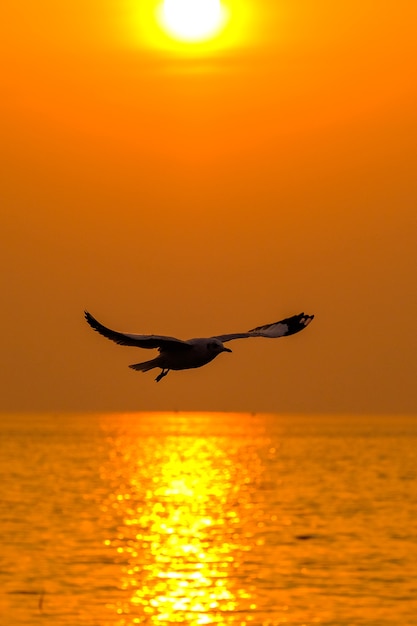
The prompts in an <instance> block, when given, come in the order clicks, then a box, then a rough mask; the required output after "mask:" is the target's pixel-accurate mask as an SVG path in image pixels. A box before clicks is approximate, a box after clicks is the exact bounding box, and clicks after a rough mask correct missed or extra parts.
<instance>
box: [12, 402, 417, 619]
mask: <svg viewBox="0 0 417 626" xmlns="http://www.w3.org/2000/svg"><path fill="white" fill-rule="evenodd" d="M0 426H1V439H0V474H1V482H0V484H1V498H0V531H1V532H0V537H1V540H0V541H1V550H0V623H1V624H4V626H6V625H7V626H13V625H37V624H39V625H54V626H55V625H56V626H77V625H91V626H133V625H135V624H151V625H161V626H163V625H168V624H186V625H205V624H234V625H242V626H243V625H263V626H273V625H274V626H275V625H277V626H278V625H282V624H285V625H297V626H303V625H304V626H310V625H313V624H323V625H334V626H355V625H361V626H362V625H363V626H365V625H366V626H370V625H371V624H372V625H375V626H384V625H386V626H388V625H389V626H393V625H395V626H396V625H400V624H401V626H415V625H416V624H417V481H416V478H417V476H416V473H417V418H412V417H399V416H392V417H376V416H374V417H362V416H326V417H321V416H279V415H250V414H241V413H239V414H226V413H225V414H221V413H217V414H212V413H206V414H205V413H201V414H198V413H136V414H120V415H118V414H108V415H105V414H104V415H102V414H84V415H3V416H2V417H1V419H0Z"/></svg>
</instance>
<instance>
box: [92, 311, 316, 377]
mask: <svg viewBox="0 0 417 626" xmlns="http://www.w3.org/2000/svg"><path fill="white" fill-rule="evenodd" d="M85 318H86V320H87V322H88V324H89V325H90V326H91V327H92V328H93V329H94V330H95V331H97V332H98V333H100V334H101V335H103V336H104V337H107V339H111V340H112V341H114V342H116V343H118V344H120V345H124V346H134V347H138V348H146V349H150V348H157V349H158V350H159V356H157V357H155V358H154V359H151V360H150V361H145V362H143V363H134V364H133V365H130V366H129V367H131V368H132V369H134V370H137V371H141V372H148V371H149V370H151V369H153V368H155V367H159V368H161V373H160V374H159V375H158V376H157V377H156V379H155V380H156V381H157V382H159V381H160V380H161V378H163V377H164V376H166V375H167V374H168V372H169V370H185V369H193V368H196V367H202V366H203V365H206V364H207V363H210V361H212V360H213V359H215V358H216V356H218V355H219V354H221V353H222V352H231V350H230V348H226V347H225V346H224V345H223V344H224V343H225V342H227V341H232V340H233V339H246V338H249V337H269V338H276V337H285V336H286V335H293V334H295V333H298V332H299V331H300V330H303V328H305V327H306V326H307V325H308V324H309V323H310V322H311V321H312V320H313V318H314V315H304V313H300V314H299V315H293V316H292V317H289V318H286V319H283V320H281V321H279V322H274V323H273V324H266V325H264V326H257V327H256V328H253V329H252V330H249V331H248V332H246V333H230V334H226V335H217V336H214V337H200V338H195V339H188V340H186V341H183V340H182V339H177V338H176V337H167V336H164V335H133V334H129V333H121V332H119V331H115V330H111V329H110V328H107V326H103V324H101V323H100V322H99V321H97V320H96V319H95V318H94V317H93V316H92V315H91V314H90V313H88V311H85Z"/></svg>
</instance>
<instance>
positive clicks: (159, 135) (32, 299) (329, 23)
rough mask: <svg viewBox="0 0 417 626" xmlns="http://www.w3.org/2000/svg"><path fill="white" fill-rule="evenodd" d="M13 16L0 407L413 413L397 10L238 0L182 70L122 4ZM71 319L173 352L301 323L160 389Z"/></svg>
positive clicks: (6, 102)
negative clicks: (237, 15) (169, 343)
mask: <svg viewBox="0 0 417 626" xmlns="http://www.w3.org/2000/svg"><path fill="white" fill-rule="evenodd" d="M24 4H26V5H27V6H24V5H21V4H19V3H8V5H7V7H5V8H4V9H3V12H2V13H3V19H2V24H1V26H0V29H1V30H2V31H3V32H2V33H1V38H0V41H1V44H0V45H1V47H2V59H3V88H4V95H3V96H2V98H1V100H0V107H1V109H2V111H1V119H2V122H3V129H2V147H3V162H2V166H1V176H2V184H1V190H2V191H1V205H2V235H3V242H2V246H1V248H0V254H1V267H2V295H3V298H2V306H1V308H0V315H1V325H2V328H3V339H2V358H3V360H4V366H3V368H2V377H1V384H2V392H1V397H2V406H3V409H5V410H41V409H42V410H43V409H54V410H55V409H57V410H58V409H66V410H72V409H100V410H101V409H108V410H136V409H137V410H142V409H147V410H152V409H155V410H161V409H176V408H178V409H184V410H186V409H200V410H250V411H297V412H319V411H320V412H322V411H329V412H330V411H332V412H347V411H355V412H416V411H417V393H416V383H415V380H416V366H417V357H416V353H417V331H416V322H415V320H416V317H417V296H416V273H417V174H416V170H417V153H416V146H417V128H416V120H417V102H416V80H415V70H416V61H417V54H416V52H417V38H416V36H415V24H416V20H417V8H416V7H417V5H415V3H413V2H409V0H399V1H398V2H396V3H395V4H393V3H391V2H388V1H386V0H382V2H379V3H375V2H374V1H373V2H369V1H367V0H365V1H364V0H361V1H359V0H353V2H349V3H335V2H328V1H326V0H315V1H314V2H313V1H312V0H307V1H306V2H302V3H297V2H296V3H294V2H290V1H289V0H285V1H283V2H279V3H278V2H273V3H271V2H267V1H266V0H257V1H256V2H255V0H253V2H252V3H251V2H249V1H248V2H246V5H250V7H249V8H251V16H252V17H251V20H252V21H251V22H250V24H249V28H246V30H244V32H243V31H242V33H243V34H242V39H241V41H239V40H238V39H237V40H236V42H235V43H234V45H233V46H229V47H227V48H225V49H224V50H222V49H221V48H220V49H218V50H216V51H215V52H212V53H211V52H207V53H205V54H198V55H196V56H193V54H190V53H187V54H184V55H181V54H180V53H175V54H174V53H173V52H170V51H169V50H164V49H158V47H152V46H150V45H148V43H147V42H146V38H145V37H142V36H141V35H140V32H141V30H140V24H139V23H138V22H137V21H136V22H135V20H137V19H138V18H137V15H135V6H134V5H135V3H134V2H133V1H132V0H125V1H124V2H123V1H122V2H115V1H114V2H108V3H104V5H103V3H102V2H97V1H94V0H93V1H92V2H89V3H85V2H80V1H79V0H75V2H73V3H71V4H70V5H68V4H59V3H56V2H51V1H50V0H40V1H39V2H36V3H24ZM235 5H236V7H237V6H238V3H235ZM135 24H136V26H135ZM135 28H137V36H136V37H135ZM84 308H88V309H89V310H90V311H91V312H92V313H93V315H95V316H97V318H98V319H99V320H100V321H102V322H103V323H105V324H108V325H110V326H112V327H114V328H116V329H119V330H126V331H130V332H139V333H148V332H149V333H150V332H154V333H159V334H169V335H175V336H179V337H182V338H189V337H193V336H201V335H203V336H204V335H210V334H215V333H225V332H233V331H239V330H246V329H248V328H251V327H253V326H256V325H259V324H263V323H268V322H273V321H276V320H278V319H279V318H280V317H284V316H287V315H291V314H293V313H299V312H300V311H302V310H305V311H306V312H307V313H314V314H316V319H315V320H314V322H313V324H311V326H310V327H309V328H308V329H306V330H305V331H304V332H302V333H300V334H299V335H296V336H294V337H289V338H285V339H279V340H276V341H272V340H271V341H268V340H261V339H259V340H249V341H240V342H234V344H233V346H232V348H233V354H231V355H229V354H225V355H221V356H220V357H219V358H218V359H217V360H216V361H214V362H213V363H212V364H210V365H208V366H207V367H205V368H202V369H200V370H194V371H188V372H180V373H170V375H169V376H168V377H167V378H166V379H164V380H163V381H162V382H161V383H160V384H158V385H157V384H155V383H154V382H153V378H154V376H153V375H152V373H150V374H138V373H134V372H132V371H130V370H129V369H128V368H127V365H128V364H129V363H132V362H135V361H136V362H137V361H139V360H140V359H141V357H142V356H143V357H144V358H143V360H145V359H147V358H150V353H149V352H140V351H138V350H134V349H131V348H122V347H119V346H116V345H114V344H111V343H110V342H108V341H106V340H105V339H104V338H101V337H99V336H98V335H96V334H94V333H93V332H92V331H91V330H90V329H89V328H88V327H87V325H86V324H85V322H84V321H83V309H84Z"/></svg>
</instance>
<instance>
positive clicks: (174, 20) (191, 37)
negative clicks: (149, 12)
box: [160, 0, 226, 42]
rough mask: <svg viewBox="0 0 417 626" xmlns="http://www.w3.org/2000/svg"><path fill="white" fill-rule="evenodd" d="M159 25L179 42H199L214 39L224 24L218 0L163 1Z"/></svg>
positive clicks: (224, 14) (222, 11) (223, 10)
mask: <svg viewBox="0 0 417 626" xmlns="http://www.w3.org/2000/svg"><path fill="white" fill-rule="evenodd" d="M160 19H161V25H162V26H163V28H164V29H165V30H166V31H167V32H168V34H169V35H171V36H173V37H174V38H175V39H178V40H180V41H188V42H200V41H206V40H207V39H211V38H212V37H215V36H216V35H217V34H218V33H219V32H220V31H221V29H222V27H223V26H224V24H225V22H226V10H225V8H224V7H223V5H222V3H221V2H220V0H164V2H163V4H162V7H161V12H160Z"/></svg>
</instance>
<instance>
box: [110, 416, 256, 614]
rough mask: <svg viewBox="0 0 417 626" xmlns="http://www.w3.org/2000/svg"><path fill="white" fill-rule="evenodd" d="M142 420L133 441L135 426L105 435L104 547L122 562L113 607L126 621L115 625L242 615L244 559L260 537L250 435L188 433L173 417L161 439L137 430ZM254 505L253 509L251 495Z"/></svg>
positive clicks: (248, 598) (248, 600)
mask: <svg viewBox="0 0 417 626" xmlns="http://www.w3.org/2000/svg"><path fill="white" fill-rule="evenodd" d="M216 417H217V419H218V416H214V418H216ZM197 418H198V416H197ZM151 419H155V418H154V417H153V416H152V418H151ZM195 419H196V416H194V422H195ZM202 419H203V418H202ZM204 419H205V420H207V415H206V416H205V417H204ZM175 420H176V423H175ZM144 423H145V424H146V418H145V422H144V421H143V420H142V424H141V430H142V432H141V436H140V438H138V437H137V433H135V427H134V426H131V427H130V428H129V430H124V432H120V433H119V434H118V435H117V436H114V435H112V436H111V437H110V441H109V443H110V456H109V462H108V464H107V465H106V466H105V467H103V471H102V478H103V479H104V480H105V481H106V482H108V483H109V484H110V485H111V486H112V489H111V491H110V493H109V494H108V496H107V498H106V499H105V500H104V502H103V503H102V507H101V509H102V513H103V517H104V519H105V518H106V517H107V522H108V524H109V526H110V529H111V532H109V536H108V539H107V540H106V545H107V546H108V547H109V548H110V549H112V550H113V551H115V552H116V553H117V555H118V556H119V557H120V559H121V563H122V566H121V570H122V577H121V587H122V588H123V589H124V590H125V591H127V592H128V594H127V597H128V598H129V600H128V601H125V602H119V603H118V604H116V605H115V606H114V607H113V608H114V610H115V611H116V612H117V613H118V614H119V615H121V616H124V617H125V621H121V622H120V624H135V623H141V622H142V621H143V619H144V618H145V617H146V618H147V620H148V621H151V622H153V623H156V624H161V623H177V622H183V623H187V624H209V623H222V622H224V621H227V622H228V623H232V622H235V621H238V622H239V623H241V624H244V623H245V622H246V621H251V619H252V618H251V614H253V612H254V611H256V608H257V607H256V602H255V601H254V599H253V587H251V586H248V585H247V580H248V573H250V572H248V569H250V567H251V565H250V559H248V558H247V556H246V555H247V553H248V552H250V551H251V550H252V549H253V548H254V547H255V545H256V544H257V545H260V544H262V543H263V541H262V539H259V538H258V539H257V540H256V539H254V532H253V531H254V527H256V511H254V506H255V502H254V493H255V491H256V493H257V495H258V496H259V491H258V489H257V483H258V482H259V480H260V477H261V474H262V464H261V461H260V459H259V457H258V455H257V453H256V449H255V447H254V446H255V441H253V442H251V445H250V446H247V445H245V446H242V445H241V441H240V442H239V440H237V441H236V444H232V445H230V439H227V438H225V437H221V436H215V435H214V436H211V437H189V436H187V424H186V421H184V419H181V418H180V417H179V416H175V415H173V423H172V427H173V432H172V434H170V435H168V436H163V437H155V436H154V435H152V434H150V433H149V436H147V435H146V434H145V436H144V433H143V426H144ZM194 425H195V424H194ZM230 426H232V428H233V424H231V425H230V424H229V428H230ZM178 427H179V428H182V429H183V432H182V433H179V432H178V431H177V432H176V433H175V432H174V431H175V429H177V428H178ZM149 428H150V430H152V427H151V423H150V422H149ZM214 428H216V427H215V426H214ZM252 444H253V445H252ZM256 506H257V507H259V509H260V510H261V512H262V502H259V498H258V501H257V502H256ZM115 519H117V520H118V524H117V528H115V527H114V520H115ZM110 529H109V530H110ZM253 576H254V578H256V572H253ZM249 578H250V577H249ZM245 580H246V583H245V582H244V581H245ZM237 616H238V617H237ZM226 618H227V619H226Z"/></svg>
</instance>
